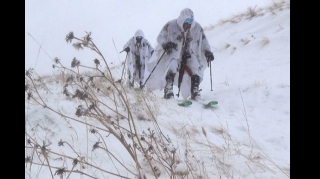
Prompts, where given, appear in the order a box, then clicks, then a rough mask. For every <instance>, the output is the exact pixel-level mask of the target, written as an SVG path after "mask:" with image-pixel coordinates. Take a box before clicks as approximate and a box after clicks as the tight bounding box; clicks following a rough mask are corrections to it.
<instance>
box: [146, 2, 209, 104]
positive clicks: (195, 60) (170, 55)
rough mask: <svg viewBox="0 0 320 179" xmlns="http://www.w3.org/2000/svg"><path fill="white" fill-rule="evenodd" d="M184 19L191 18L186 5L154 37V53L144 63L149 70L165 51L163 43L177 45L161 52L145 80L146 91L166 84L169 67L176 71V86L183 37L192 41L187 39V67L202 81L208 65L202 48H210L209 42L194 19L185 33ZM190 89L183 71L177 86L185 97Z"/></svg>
mask: <svg viewBox="0 0 320 179" xmlns="http://www.w3.org/2000/svg"><path fill="white" fill-rule="evenodd" d="M187 18H193V19H194V15H193V12H192V11H191V10H190V9H189V8H186V9H183V10H182V11H181V13H180V16H179V17H178V18H177V19H174V20H171V21H169V22H167V23H166V24H165V25H164V27H163V28H162V30H161V31H160V33H159V35H158V37H157V47H156V49H155V52H154V54H153V56H152V57H151V59H150V60H149V62H148V63H147V66H148V72H149V73H151V72H152V70H153V69H154V67H155V66H156V64H157V62H158V60H159V59H160V57H161V55H163V53H164V49H163V47H162V44H165V43H166V42H169V41H171V42H173V43H175V44H177V46H176V48H175V49H172V51H171V52H167V53H165V54H164V55H163V57H162V58H161V60H160V62H159V63H158V65H157V66H156V68H155V69H154V71H153V72H152V73H151V76H150V79H149V80H148V81H147V83H146V86H147V89H148V90H149V91H153V90H156V89H160V90H162V89H164V87H165V85H166V79H165V77H166V74H167V72H168V70H172V72H173V73H176V75H175V78H174V83H173V84H174V85H177V82H178V76H179V72H178V71H179V66H180V61H181V57H182V54H183V52H182V47H183V43H184V41H185V40H186V39H190V40H191V41H190V42H189V46H187V47H186V48H187V50H188V51H189V52H190V54H191V58H188V59H187V66H188V67H189V68H190V69H191V71H192V74H196V75H198V76H199V77H200V82H201V81H202V80H203V72H204V70H205V69H206V67H207V66H208V62H207V60H206V57H205V51H206V50H207V51H211V49H210V45H209V43H208V40H207V38H206V36H205V34H204V32H203V29H202V27H201V25H200V24H199V23H197V22H196V21H195V20H193V22H192V24H191V28H190V29H189V30H187V31H186V32H184V29H183V23H184V21H185V20H186V19H187ZM148 75H149V74H148ZM146 76H147V75H146ZM190 88H191V78H190V76H189V75H188V73H187V72H186V71H185V72H184V76H183V79H182V83H181V87H180V91H181V96H182V97H183V98H184V99H186V98H188V97H189V96H190V95H191V91H190Z"/></svg>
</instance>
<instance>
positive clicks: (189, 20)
mask: <svg viewBox="0 0 320 179" xmlns="http://www.w3.org/2000/svg"><path fill="white" fill-rule="evenodd" d="M184 22H186V23H188V24H192V22H193V19H192V18H188V19H186V20H185V21H184Z"/></svg>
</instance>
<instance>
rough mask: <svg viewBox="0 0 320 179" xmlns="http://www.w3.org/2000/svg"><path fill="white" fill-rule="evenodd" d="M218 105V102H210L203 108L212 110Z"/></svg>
mask: <svg viewBox="0 0 320 179" xmlns="http://www.w3.org/2000/svg"><path fill="white" fill-rule="evenodd" d="M217 104H218V101H210V102H208V103H207V104H203V107H204V108H210V107H213V106H216V105H217Z"/></svg>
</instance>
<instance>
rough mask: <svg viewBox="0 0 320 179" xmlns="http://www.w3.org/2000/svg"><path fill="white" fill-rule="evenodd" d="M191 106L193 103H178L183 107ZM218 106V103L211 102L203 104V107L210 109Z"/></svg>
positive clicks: (187, 101)
mask: <svg viewBox="0 0 320 179" xmlns="http://www.w3.org/2000/svg"><path fill="white" fill-rule="evenodd" d="M191 104H192V102H191V101H189V100H186V101H183V102H182V103H178V105H179V106H183V107H187V106H190V105H191ZM217 104H218V101H210V102H208V103H207V104H203V107H204V108H210V107H213V106H216V105H217Z"/></svg>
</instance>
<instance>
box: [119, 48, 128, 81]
mask: <svg viewBox="0 0 320 179" xmlns="http://www.w3.org/2000/svg"><path fill="white" fill-rule="evenodd" d="M120 53H121V52H120ZM127 58H128V53H127V55H126V59H125V60H124V64H123V69H122V74H121V78H120V81H122V77H123V74H124V68H125V67H126V62H127Z"/></svg>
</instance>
